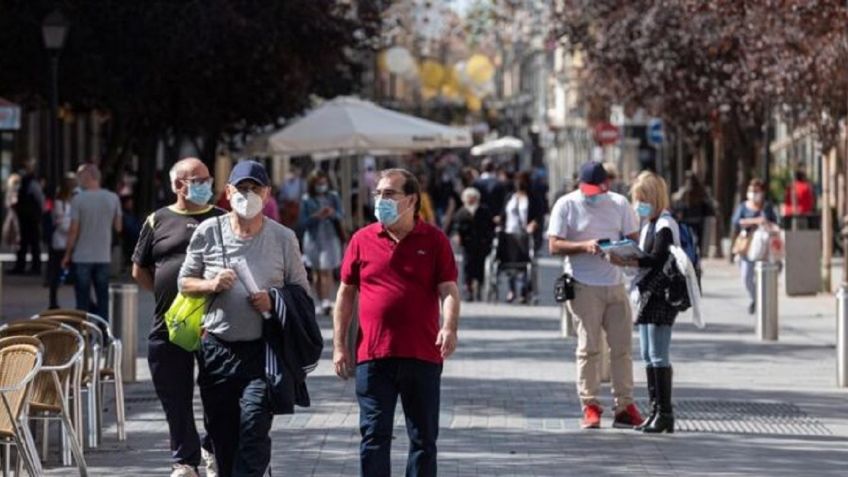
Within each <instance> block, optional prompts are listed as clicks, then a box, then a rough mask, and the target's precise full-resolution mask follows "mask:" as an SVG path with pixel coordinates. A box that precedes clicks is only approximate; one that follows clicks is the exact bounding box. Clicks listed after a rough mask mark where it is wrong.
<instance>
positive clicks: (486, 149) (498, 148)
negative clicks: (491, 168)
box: [471, 136, 524, 156]
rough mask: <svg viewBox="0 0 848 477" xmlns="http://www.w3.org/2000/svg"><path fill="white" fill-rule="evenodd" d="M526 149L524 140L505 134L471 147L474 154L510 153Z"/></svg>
mask: <svg viewBox="0 0 848 477" xmlns="http://www.w3.org/2000/svg"><path fill="white" fill-rule="evenodd" d="M522 149H524V141H522V140H521V139H518V138H514V137H512V136H504V137H502V138H498V139H495V140H494V141H489V142H484V143H483V144H478V145H476V146H474V147H472V148H471V155H472V156H488V155H491V154H508V153H514V152H519V151H521V150H522Z"/></svg>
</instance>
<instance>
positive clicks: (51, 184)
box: [41, 10, 68, 197]
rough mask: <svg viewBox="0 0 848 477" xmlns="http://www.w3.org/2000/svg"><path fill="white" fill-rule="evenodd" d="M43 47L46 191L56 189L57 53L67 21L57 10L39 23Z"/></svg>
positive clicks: (57, 134) (62, 40)
mask: <svg viewBox="0 0 848 477" xmlns="http://www.w3.org/2000/svg"><path fill="white" fill-rule="evenodd" d="M41 35H42V37H43V38H44V48H45V49H47V52H48V53H49V54H50V156H49V160H48V162H47V193H48V195H49V196H50V197H52V196H53V194H54V193H55V191H56V181H57V180H58V178H59V177H60V176H61V171H60V170H59V168H60V166H59V53H60V52H61V51H62V48H63V47H64V46H65V37H66V36H67V35H68V22H67V20H65V16H64V15H62V12H60V11H59V10H53V11H52V12H51V13H50V14H49V15H47V17H46V18H45V19H44V22H43V23H42V24H41Z"/></svg>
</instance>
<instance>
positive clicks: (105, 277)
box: [74, 263, 110, 320]
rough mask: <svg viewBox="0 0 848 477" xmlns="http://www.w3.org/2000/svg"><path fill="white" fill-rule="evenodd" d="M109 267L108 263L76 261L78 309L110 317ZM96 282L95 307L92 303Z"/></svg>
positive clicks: (106, 318)
mask: <svg viewBox="0 0 848 477" xmlns="http://www.w3.org/2000/svg"><path fill="white" fill-rule="evenodd" d="M109 267H110V265H109V264H108V263H75V264H74V274H75V275H74V276H75V278H76V281H75V282H74V291H75V292H76V297H77V310H82V311H86V312H89V313H94V314H96V315H99V316H100V317H101V318H103V319H104V320H108V319H109ZM92 284H94V297H95V299H96V300H97V306H96V307H95V306H94V305H93V304H92V303H91V285H92Z"/></svg>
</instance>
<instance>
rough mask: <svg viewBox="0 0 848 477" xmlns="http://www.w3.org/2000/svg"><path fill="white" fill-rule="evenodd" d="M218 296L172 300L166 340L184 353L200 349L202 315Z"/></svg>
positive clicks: (226, 264)
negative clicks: (184, 351)
mask: <svg viewBox="0 0 848 477" xmlns="http://www.w3.org/2000/svg"><path fill="white" fill-rule="evenodd" d="M215 220H216V222H218V237H219V239H220V241H221V242H220V243H221V254H222V256H223V258H224V267H225V268H226V267H228V266H229V265H228V263H227V249H226V247H224V233H223V230H222V228H221V220H220V218H219V217H216V218H215ZM217 297H218V295H217V294H216V295H215V296H213V297H211V299H210V297H209V296H205V295H204V296H189V295H184V294H182V293H180V294H178V295H177V297H176V298H175V299H174V301H173V303H171V306H170V307H169V308H168V311H166V312H165V326H167V328H168V339H169V340H170V341H171V343H174V344H175V345H177V346H179V347H180V348H182V349H184V350H186V351H197V350H198V349H200V336H201V333H202V331H203V315H205V314H206V310H207V309H208V308H209V305H211V304H212V303H213V302H214V301H215V298H217Z"/></svg>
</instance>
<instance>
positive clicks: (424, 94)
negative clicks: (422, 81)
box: [421, 86, 439, 101]
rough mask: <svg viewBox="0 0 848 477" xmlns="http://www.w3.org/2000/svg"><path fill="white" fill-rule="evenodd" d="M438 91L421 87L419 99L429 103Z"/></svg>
mask: <svg viewBox="0 0 848 477" xmlns="http://www.w3.org/2000/svg"><path fill="white" fill-rule="evenodd" d="M438 94H439V90H438V89H437V88H429V87H427V86H422V87H421V99H423V100H424V101H429V100H431V99H433V98H435V97H436V96H438Z"/></svg>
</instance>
